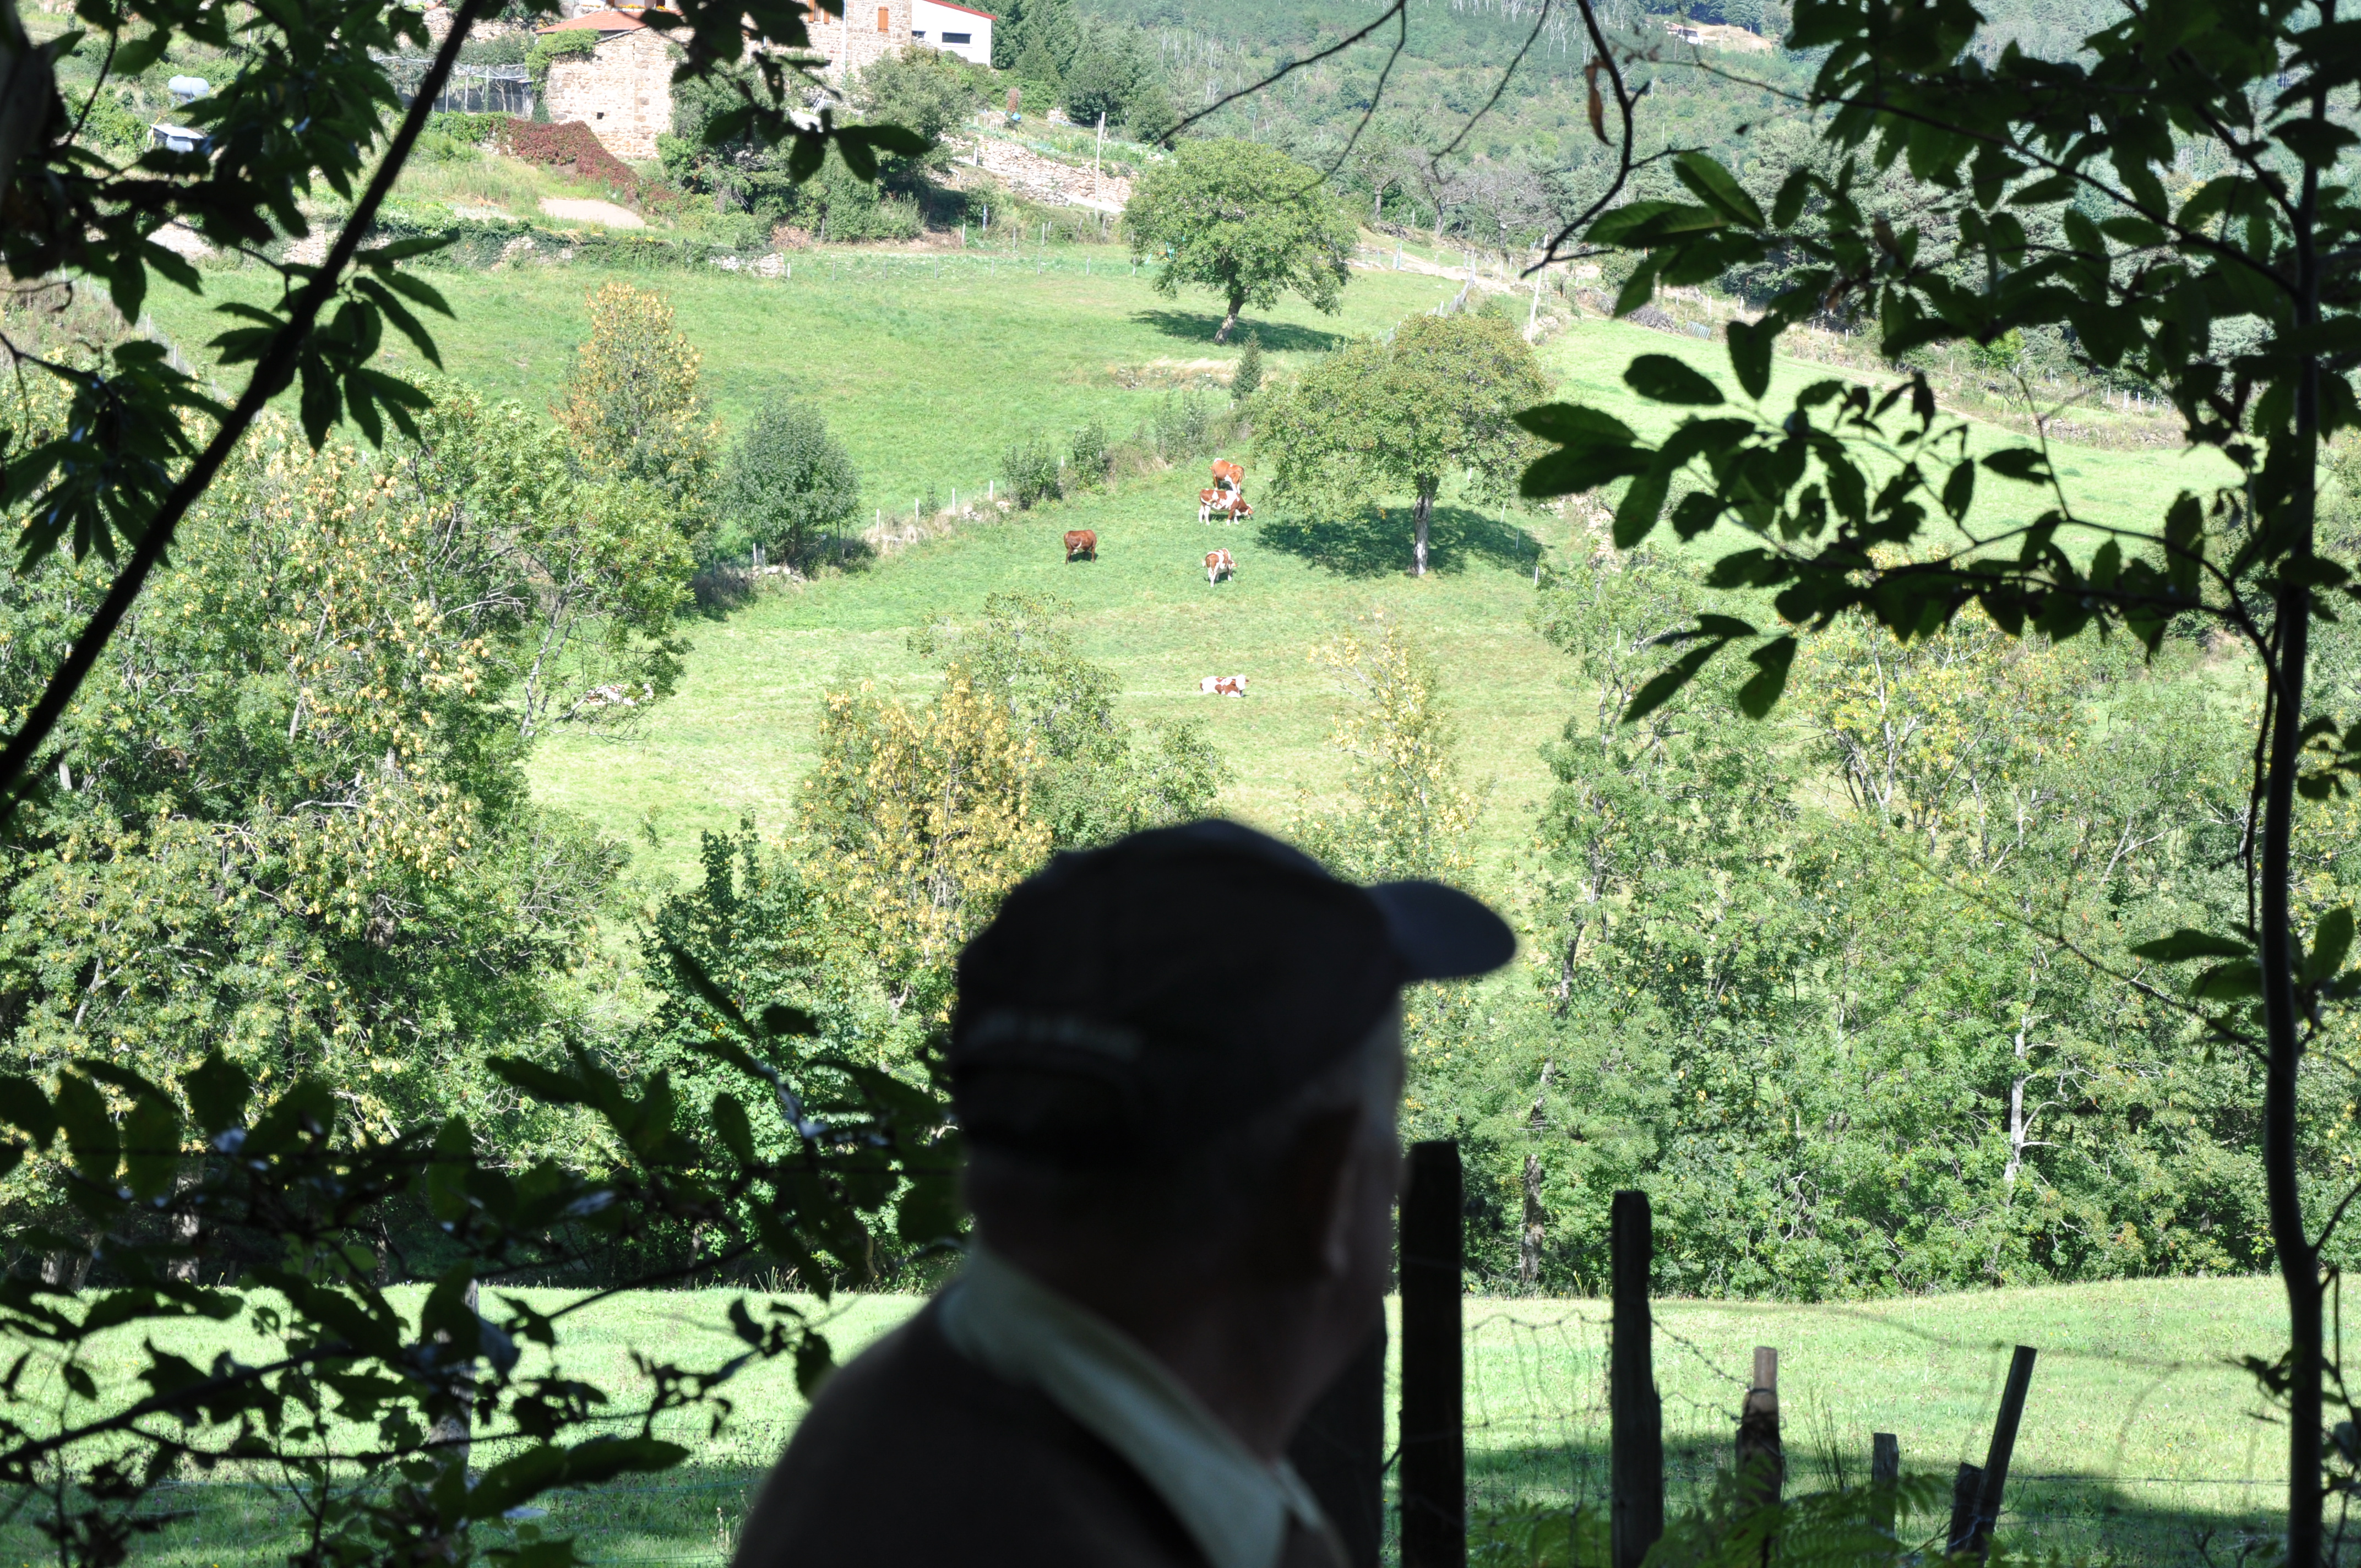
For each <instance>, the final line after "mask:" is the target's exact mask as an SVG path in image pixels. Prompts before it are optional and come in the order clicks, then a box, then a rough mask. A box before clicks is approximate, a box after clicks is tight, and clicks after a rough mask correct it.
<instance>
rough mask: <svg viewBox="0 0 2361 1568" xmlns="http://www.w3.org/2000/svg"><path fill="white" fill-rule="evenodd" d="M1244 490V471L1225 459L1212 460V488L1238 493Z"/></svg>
mask: <svg viewBox="0 0 2361 1568" xmlns="http://www.w3.org/2000/svg"><path fill="white" fill-rule="evenodd" d="M1213 488H1215V489H1217V490H1230V491H1233V492H1235V491H1240V490H1244V489H1245V488H1246V470H1245V469H1244V468H1241V467H1239V466H1237V465H1236V464H1235V463H1233V462H1231V461H1230V460H1229V459H1228V458H1226V457H1216V458H1214V459H1213Z"/></svg>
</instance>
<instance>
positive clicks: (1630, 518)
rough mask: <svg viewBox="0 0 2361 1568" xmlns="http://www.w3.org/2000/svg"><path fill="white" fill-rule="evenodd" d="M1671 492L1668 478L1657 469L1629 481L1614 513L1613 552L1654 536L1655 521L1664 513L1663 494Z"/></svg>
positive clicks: (1660, 468)
mask: <svg viewBox="0 0 2361 1568" xmlns="http://www.w3.org/2000/svg"><path fill="white" fill-rule="evenodd" d="M1671 488H1672V482H1671V476H1670V475H1668V474H1667V473H1665V472H1664V468H1663V467H1662V466H1661V465H1660V466H1653V467H1651V468H1650V469H1649V470H1648V471H1647V472H1646V473H1644V474H1642V475H1641V476H1640V477H1637V478H1635V479H1633V480H1632V481H1631V488H1630V489H1628V490H1625V491H1624V492H1623V500H1622V503H1621V504H1620V505H1619V506H1618V507H1616V509H1615V529H1614V537H1615V548H1616V549H1618V550H1629V549H1631V547H1632V546H1634V545H1636V544H1638V543H1640V541H1642V540H1643V539H1645V538H1647V537H1648V535H1649V534H1650V533H1653V532H1655V527H1656V520H1657V518H1658V517H1660V516H1661V515H1663V513H1664V496H1665V493H1666V492H1667V491H1668V490H1670V489H1671Z"/></svg>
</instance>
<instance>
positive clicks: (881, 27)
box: [877, 5, 894, 33]
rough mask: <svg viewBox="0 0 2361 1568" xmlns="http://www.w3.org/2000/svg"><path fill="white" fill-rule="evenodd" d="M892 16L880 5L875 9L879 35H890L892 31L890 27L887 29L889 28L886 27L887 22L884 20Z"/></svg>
mask: <svg viewBox="0 0 2361 1568" xmlns="http://www.w3.org/2000/svg"><path fill="white" fill-rule="evenodd" d="M892 15H893V13H892V12H891V11H888V10H887V9H886V8H885V7H884V6H883V5H880V6H878V7H877V30H878V31H879V32H881V33H890V32H892V31H893V30H894V29H893V28H892V27H889V26H888V25H887V21H886V19H887V18H888V17H889V16H892Z"/></svg>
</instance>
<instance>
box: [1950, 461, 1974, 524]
mask: <svg viewBox="0 0 2361 1568" xmlns="http://www.w3.org/2000/svg"><path fill="white" fill-rule="evenodd" d="M1975 495H1976V463H1975V459H1974V458H1972V457H1963V458H1961V459H1960V461H1959V462H1958V463H1956V464H1954V465H1953V466H1952V467H1951V473H1950V477H1949V478H1947V479H1945V480H1944V481H1943V510H1945V511H1947V512H1949V513H1950V514H1951V516H1952V518H1953V520H1954V521H1956V520H1959V519H1961V518H1964V517H1966V516H1967V515H1968V507H1969V505H1970V504H1971V502H1972V501H1973V500H1974V499H1975Z"/></svg>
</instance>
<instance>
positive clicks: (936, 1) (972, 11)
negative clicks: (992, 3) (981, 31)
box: [927, 0, 1000, 22]
mask: <svg viewBox="0 0 2361 1568" xmlns="http://www.w3.org/2000/svg"><path fill="white" fill-rule="evenodd" d="M927 4H928V5H940V6H941V7H942V8H943V9H944V10H946V11H964V12H966V13H967V14H968V15H969V16H982V17H983V19H984V20H985V21H987V22H996V21H998V20H999V19H1000V18H999V17H997V16H994V15H993V14H992V13H991V12H989V11H979V10H977V9H976V8H975V7H974V6H972V5H953V4H952V3H951V0H927Z"/></svg>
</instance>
